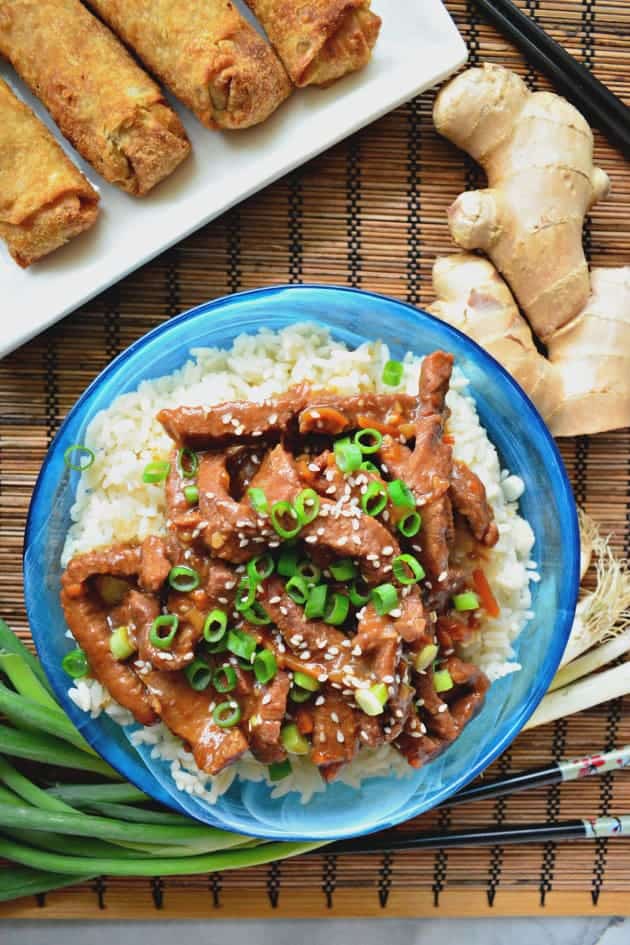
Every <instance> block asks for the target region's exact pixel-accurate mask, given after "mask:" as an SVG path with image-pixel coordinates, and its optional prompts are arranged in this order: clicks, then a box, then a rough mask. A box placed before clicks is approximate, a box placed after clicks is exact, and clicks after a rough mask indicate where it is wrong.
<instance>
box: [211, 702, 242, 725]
mask: <svg viewBox="0 0 630 945" xmlns="http://www.w3.org/2000/svg"><path fill="white" fill-rule="evenodd" d="M241 715H242V712H241V707H240V705H239V704H238V702H221V703H219V705H218V706H217V707H216V709H215V710H214V711H213V713H212V718H213V719H214V721H215V722H216V724H217V725H218V726H219V727H220V728H232V726H234V725H238V723H239V722H240V721H241Z"/></svg>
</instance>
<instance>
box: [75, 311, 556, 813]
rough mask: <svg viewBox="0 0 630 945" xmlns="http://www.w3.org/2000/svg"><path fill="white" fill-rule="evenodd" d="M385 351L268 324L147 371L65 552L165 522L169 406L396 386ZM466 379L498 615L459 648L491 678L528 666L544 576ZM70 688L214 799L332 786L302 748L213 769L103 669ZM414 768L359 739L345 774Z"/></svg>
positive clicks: (88, 478)
mask: <svg viewBox="0 0 630 945" xmlns="http://www.w3.org/2000/svg"><path fill="white" fill-rule="evenodd" d="M388 359H389V351H388V348H387V346H386V345H383V344H382V343H380V342H372V343H366V344H364V345H361V347H359V348H357V349H355V350H349V349H348V348H346V347H345V345H343V344H341V343H340V342H338V341H334V340H333V339H332V338H331V337H330V336H329V334H328V333H327V332H326V331H325V330H324V329H322V328H319V327H317V326H314V325H309V324H301V325H294V326H291V327H289V328H285V329H283V330H282V331H280V332H278V333H275V332H272V331H269V330H265V329H263V330H262V331H261V332H260V333H259V334H257V335H241V336H239V337H238V338H237V339H236V340H235V342H234V345H233V346H232V348H231V349H229V350H221V349H217V348H199V349H195V350H192V351H191V359H190V360H189V361H187V362H186V363H185V364H184V366H183V367H182V368H180V369H179V370H178V371H175V372H174V373H173V374H170V375H167V376H165V377H161V378H157V379H155V380H151V381H143V382H142V383H141V384H140V386H139V388H138V390H137V391H134V392H132V393H129V394H123V395H122V396H121V397H119V398H117V399H116V401H115V402H114V403H113V404H112V406H111V407H109V408H108V409H107V410H104V411H102V412H101V413H100V414H98V415H97V416H96V417H95V418H94V420H93V421H92V423H91V424H90V426H89V428H88V430H87V433H86V436H85V444H86V445H87V446H89V447H90V449H92V450H93V451H94V454H95V461H94V463H93V464H92V466H91V467H90V468H89V469H88V470H87V471H86V472H85V473H83V475H82V476H81V480H80V483H79V487H78V489H77V496H76V501H75V504H74V505H73V507H72V510H71V517H72V521H73V524H72V526H71V528H70V530H69V532H68V535H67V538H66V542H65V546H64V550H63V555H62V563H63V564H64V565H65V564H67V562H68V561H69V560H70V558H72V557H73V556H74V555H75V554H79V553H81V552H85V551H89V550H91V549H92V548H94V547H97V546H99V545H107V544H111V543H113V542H118V541H130V540H133V539H142V538H144V537H146V536H147V535H151V534H164V533H165V530H166V520H165V504H164V487H163V486H159V485H149V484H146V483H144V482H143V481H142V473H143V470H144V467H145V466H146V464H147V463H149V462H151V461H153V460H160V459H166V458H167V457H168V453H169V451H170V448H171V441H170V440H169V438H168V437H167V435H166V434H165V433H164V431H163V429H162V427H161V425H160V424H159V423H158V422H157V421H156V419H155V416H156V414H157V413H158V411H159V410H161V409H162V408H163V407H175V406H179V405H181V404H186V405H189V406H190V405H196V404H201V405H211V404H215V403H221V402H222V401H227V400H262V399H264V398H266V397H269V396H270V395H272V394H278V393H281V392H282V391H285V390H286V389H287V388H288V387H291V386H292V385H294V384H298V383H300V382H301V381H309V382H310V383H311V384H312V385H314V386H317V387H325V388H326V389H328V390H335V391H338V392H339V393H340V394H355V393H357V392H359V391H361V392H369V391H388V392H391V391H392V390H393V388H391V387H387V386H384V385H383V383H382V380H381V378H382V373H383V365H384V364H385V362H386V361H387V360H388ZM421 363H422V359H421V358H415V357H414V356H413V355H412V354H411V353H408V354H407V355H406V356H405V359H404V366H405V368H404V373H403V378H402V380H401V383H400V385H399V387H398V388H397V390H400V391H406V392H407V393H410V394H415V393H416V391H417V388H418V376H419V372H420V365H421ZM467 383H468V382H467V380H466V378H465V377H464V375H463V374H462V373H461V371H459V370H458V369H457V367H456V368H455V370H454V372H453V378H452V381H451V389H450V391H449V393H448V396H447V403H448V406H449V407H450V410H451V417H450V420H449V422H448V433H450V434H451V435H452V436H453V438H454V448H453V449H454V455H455V456H456V457H457V458H459V459H461V460H463V461H464V462H466V463H467V464H468V465H469V466H470V468H471V469H472V470H473V471H474V472H476V473H477V475H478V476H479V478H480V479H481V481H482V482H483V484H484V486H485V487H486V491H487V495H488V499H489V501H490V503H491V505H492V508H493V510H494V515H495V519H496V522H497V525H498V528H499V533H500V538H499V541H498V543H497V545H496V546H495V547H494V549H492V551H491V553H490V555H489V560H488V563H487V565H484V568H485V571H486V574H487V576H488V579H489V581H490V583H491V585H492V588H493V591H494V593H495V596H496V598H497V601H498V603H499V605H500V608H501V614H500V617H499V618H497V619H495V620H493V619H490V618H486V620H485V621H484V627H483V631H482V632H480V633H478V634H477V635H476V637H475V638H474V639H472V640H471V641H469V642H468V643H467V644H466V646H465V647H463V648H462V655H463V656H464V657H465V658H466V659H469V660H470V661H471V662H474V663H475V664H476V665H478V666H480V667H481V668H482V669H483V670H484V672H485V673H486V674H487V675H488V676H489V678H490V679H491V680H495V679H498V678H499V677H500V676H503V675H505V674H507V673H510V672H514V671H516V670H518V669H520V666H519V664H518V663H517V662H515V661H514V654H513V650H512V643H513V642H514V640H515V639H516V637H517V636H518V634H519V633H520V632H521V630H522V629H523V627H524V625H525V623H526V622H527V620H528V619H530V618H531V616H532V614H531V611H530V609H529V608H530V606H531V595H530V589H529V583H530V581H537V580H539V576H538V574H537V572H536V565H535V563H534V562H533V561H532V560H531V551H532V547H533V544H534V536H533V533H532V530H531V528H530V526H529V524H528V523H527V522H526V521H525V519H523V518H522V517H521V516H519V514H518V500H519V498H520V496H521V494H522V492H523V488H524V486H523V482H522V480H521V479H520V478H519V477H518V476H514V475H510V473H509V471H508V470H501V468H500V464H499V459H498V456H497V452H496V449H495V447H494V446H493V445H492V443H491V442H490V440H489V439H488V436H487V433H486V431H485V429H484V428H483V427H482V426H481V424H480V422H479V417H478V415H477V411H476V408H475V403H474V401H473V399H472V398H471V397H470V396H469V395H467V394H466V386H467ZM69 694H70V697H71V698H72V699H73V701H74V702H75V703H76V704H77V705H78V706H79V707H80V708H81V709H83V711H85V712H89V713H90V714H91V715H92V717H96V716H97V715H98V714H99V713H100V712H101V711H106V712H107V713H108V714H109V715H110V716H112V717H113V718H114V719H115V721H117V722H118V723H119V724H121V725H124V726H125V727H126V728H128V731H129V732H130V738H131V741H132V743H133V744H135V745H139V744H145V745H152V746H153V747H152V751H151V756H152V757H154V758H161V759H163V760H165V761H167V762H170V766H171V773H172V776H173V779H174V782H175V784H176V786H177V788H178V789H179V790H182V791H186V792H187V793H189V794H194V795H195V796H198V797H200V798H203V799H205V800H206V801H208V802H209V803H215V802H216V800H217V798H219V797H220V796H221V795H222V794H223V793H225V791H227V790H228V788H229V787H230V785H231V784H232V782H233V781H234V779H235V778H236V777H239V778H241V779H243V780H250V781H261V780H266V781H267V783H269V784H270V785H271V786H272V788H273V790H272V796H273V797H280V796H282V795H284V794H286V793H288V792H289V791H298V792H299V793H300V795H301V798H302V801H303V802H304V803H306V802H307V801H308V800H310V798H311V797H312V796H313V794H314V793H316V792H318V791H323V790H325V783H324V781H323V780H322V778H321V777H320V775H319V772H318V770H317V768H316V767H315V765H313V764H312V763H311V762H310V761H309V760H308V759H306V758H299V757H296V756H292V758H291V764H292V769H293V770H292V774H291V775H289V776H288V777H286V778H284V779H282V780H281V781H279V782H277V783H275V784H272V782H269V780H268V771H267V766H266V765H262V764H260V763H259V762H257V761H256V760H255V759H254V758H253V757H252V756H251V755H246V756H245V757H244V758H243V759H241V760H240V761H239V762H238V763H237V764H235V765H232V766H231V767H230V768H228V769H226V770H225V771H222V772H221V773H220V774H219V775H217V776H215V777H211V776H210V775H207V774H205V773H204V772H202V771H200V770H199V768H198V767H197V765H196V764H195V761H194V758H193V756H192V754H190V752H187V751H186V750H185V749H184V746H183V743H182V741H181V739H179V738H178V737H176V736H175V735H173V734H172V733H171V732H170V731H169V730H168V729H167V728H166V726H165V725H163V724H162V723H160V724H158V725H154V726H150V727H145V728H142V727H139V726H136V725H135V724H134V723H133V719H132V717H131V715H130V714H129V713H128V712H127V711H126V710H125V709H122V708H121V707H120V706H119V705H117V704H116V703H115V702H114V700H113V699H112V698H111V696H110V695H109V693H108V692H107V691H106V690H105V689H104V687H103V686H101V684H100V683H99V682H97V681H96V680H93V679H82V680H78V681H76V682H75V684H74V686H73V688H72V689H70V691H69ZM409 771H410V769H409V768H408V766H407V763H406V761H405V760H404V758H402V757H401V755H400V754H399V753H398V752H397V751H396V749H394V748H392V747H391V746H389V745H384V746H381V747H379V748H377V749H375V750H373V749H366V748H362V749H361V750H360V751H359V753H358V755H357V757H356V758H355V760H354V761H353V762H352V763H351V764H349V765H346V766H345V767H344V768H343V769H342V770H341V772H340V775H339V780H341V781H343V782H344V783H346V784H349V785H352V786H355V787H358V786H359V785H360V783H361V781H362V780H363V779H364V778H368V777H376V776H379V775H386V774H392V773H394V774H395V775H397V776H399V777H402V776H404V775H405V774H408V773H409Z"/></svg>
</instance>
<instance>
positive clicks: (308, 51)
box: [246, 0, 381, 87]
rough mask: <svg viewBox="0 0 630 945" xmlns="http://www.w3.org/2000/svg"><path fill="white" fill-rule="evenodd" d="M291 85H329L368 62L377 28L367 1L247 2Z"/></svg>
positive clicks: (284, 0)
mask: <svg viewBox="0 0 630 945" xmlns="http://www.w3.org/2000/svg"><path fill="white" fill-rule="evenodd" d="M246 2H247V4H248V6H249V7H251V9H252V10H253V12H254V13H255V14H256V16H257V17H258V19H259V20H260V22H261V23H262V25H263V27H264V29H265V32H266V33H267V36H268V37H269V39H270V40H271V42H272V44H273V46H274V48H275V50H276V52H277V53H278V55H279V56H280V58H281V60H282V62H283V63H284V67H285V69H286V70H287V72H288V73H289V76H290V77H291V80H292V81H293V82H294V83H295V85H297V86H299V87H302V86H305V85H330V83H331V82H334V81H335V79H339V78H341V76H343V75H346V74H347V73H348V72H355V71H356V70H357V69H362V68H363V66H365V65H367V63H368V62H369V61H370V57H371V55H372V49H373V47H374V44H375V42H376V40H377V37H378V33H379V30H380V28H381V20H380V17H378V16H376V14H375V13H372V11H371V10H370V0H310V2H308V3H305V2H302V0H246Z"/></svg>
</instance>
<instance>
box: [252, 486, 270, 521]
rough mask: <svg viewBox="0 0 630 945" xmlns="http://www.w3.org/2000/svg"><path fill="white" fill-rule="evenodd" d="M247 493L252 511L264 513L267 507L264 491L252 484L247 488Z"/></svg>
mask: <svg viewBox="0 0 630 945" xmlns="http://www.w3.org/2000/svg"><path fill="white" fill-rule="evenodd" d="M247 495H248V496H249V501H250V503H251V506H252V508H253V510H254V512H258V514H259V515H264V514H265V512H266V511H267V509H268V508H269V506H268V504H267V496H266V495H265V493H264V491H263V490H262V489H257V488H256V487H255V486H252V487H251V488H250V489H248V490H247Z"/></svg>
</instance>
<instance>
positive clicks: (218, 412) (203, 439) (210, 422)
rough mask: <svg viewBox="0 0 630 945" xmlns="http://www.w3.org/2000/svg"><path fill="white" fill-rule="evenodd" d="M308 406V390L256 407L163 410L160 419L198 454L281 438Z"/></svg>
mask: <svg viewBox="0 0 630 945" xmlns="http://www.w3.org/2000/svg"><path fill="white" fill-rule="evenodd" d="M306 403H307V388H306V387H303V386H297V387H292V388H291V389H290V390H288V391H287V392H286V393H284V394H280V395H279V396H277V397H273V398H270V399H269V400H264V401H262V402H261V403H254V402H252V401H249V400H239V401H233V402H228V403H223V404H215V405H214V406H213V407H175V408H173V409H165V410H161V411H160V412H159V413H158V415H157V419H158V420H159V421H160V423H161V424H162V426H163V427H164V429H165V430H166V432H167V433H168V435H169V436H170V438H171V439H172V440H175V442H176V443H180V444H182V445H184V446H189V447H191V448H192V449H195V450H204V449H215V450H216V449H221V448H223V447H225V446H232V445H243V444H244V443H253V444H257V443H260V441H261V439H263V438H265V439H266V438H269V437H272V438H273V437H275V438H278V437H279V436H280V435H281V434H282V433H283V431H285V430H286V428H287V427H288V426H289V424H290V423H291V421H292V420H293V419H294V418H295V416H296V415H297V414H298V413H299V412H300V410H301V409H302V408H303V407H304V406H305V405H306Z"/></svg>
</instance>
